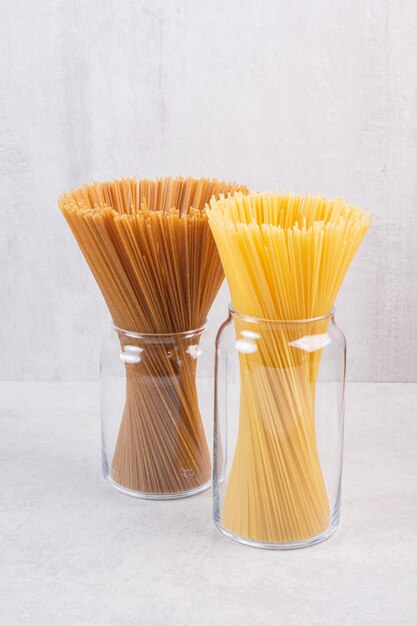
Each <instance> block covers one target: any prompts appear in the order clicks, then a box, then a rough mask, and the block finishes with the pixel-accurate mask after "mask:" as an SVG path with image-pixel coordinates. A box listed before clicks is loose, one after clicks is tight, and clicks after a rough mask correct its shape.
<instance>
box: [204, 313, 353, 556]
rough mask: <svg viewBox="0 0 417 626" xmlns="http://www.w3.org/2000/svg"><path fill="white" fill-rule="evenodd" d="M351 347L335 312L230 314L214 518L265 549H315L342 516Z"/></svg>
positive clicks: (220, 343)
mask: <svg viewBox="0 0 417 626" xmlns="http://www.w3.org/2000/svg"><path fill="white" fill-rule="evenodd" d="M345 358H346V342H345V338H344V335H343V333H342V332H341V331H340V330H339V329H338V328H337V326H336V323H335V320H334V311H331V312H330V313H329V314H327V315H324V316H323V317H320V318H315V319H309V320H296V321H276V320H264V319H256V318H253V317H248V316H245V315H243V314H241V313H238V312H236V311H234V310H233V309H231V308H230V309H229V318H228V319H227V320H226V321H225V322H224V324H223V325H222V326H221V327H220V329H219V332H218V335H217V339H216V364H215V402H214V404H215V410H214V416H215V424H214V451H213V454H214V470H213V495H214V522H215V524H216V526H217V527H218V528H219V529H220V530H221V531H222V532H223V533H224V534H225V535H227V536H228V537H230V538H231V539H234V540H236V541H239V542H241V543H244V544H248V545H252V546H257V547H261V548H276V549H288V548H300V547H304V546H308V545H313V544H315V543H318V542H320V541H323V540H324V539H327V538H328V537H330V535H331V534H332V533H333V532H334V531H335V530H336V528H337V525H338V522H339V515H340V486H341V475H342V452H343V419H344V383H345Z"/></svg>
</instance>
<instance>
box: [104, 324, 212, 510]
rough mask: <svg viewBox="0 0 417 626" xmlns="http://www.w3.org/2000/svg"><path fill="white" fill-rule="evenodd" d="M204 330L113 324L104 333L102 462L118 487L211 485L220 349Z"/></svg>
mask: <svg viewBox="0 0 417 626" xmlns="http://www.w3.org/2000/svg"><path fill="white" fill-rule="evenodd" d="M205 331H206V325H205V326H203V327H202V328H198V329H195V330H190V331H187V332H183V333H175V334H167V335H152V334H142V333H137V332H130V331H126V330H123V329H121V328H117V327H114V330H113V331H112V333H111V335H109V337H108V339H107V340H106V341H105V343H104V346H103V349H102V354H101V367H100V378H101V424H102V468H103V474H104V477H105V478H106V479H108V480H109V481H110V483H111V484H112V486H113V487H114V488H115V489H117V490H118V491H121V492H123V493H126V494H128V495H132V496H137V497H143V498H154V499H165V498H181V497H185V496H190V495H193V494H196V493H199V492H200V491H203V490H204V489H207V488H208V487H209V486H210V484H211V456H210V451H209V447H208V444H207V441H208V439H207V436H206V434H207V433H206V428H207V425H209V424H210V423H211V418H212V415H213V400H212V388H213V360H214V350H213V349H210V348H209V347H208V346H207V345H206V343H207V342H206V341H205V339H204V337H205ZM207 432H210V433H211V428H209V429H207Z"/></svg>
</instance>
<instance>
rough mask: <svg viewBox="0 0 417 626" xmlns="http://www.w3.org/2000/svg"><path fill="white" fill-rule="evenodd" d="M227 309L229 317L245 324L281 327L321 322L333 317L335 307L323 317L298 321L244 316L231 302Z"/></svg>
mask: <svg viewBox="0 0 417 626" xmlns="http://www.w3.org/2000/svg"><path fill="white" fill-rule="evenodd" d="M228 308H229V314H230V315H231V317H237V318H238V319H241V320H245V321H247V322H252V323H256V324H282V325H284V324H310V323H312V322H321V321H323V320H326V319H330V318H332V317H334V314H335V310H336V309H335V307H333V308H332V309H331V311H329V312H328V313H325V314H324V315H320V316H319V317H310V318H306V319H300V320H274V319H267V318H263V317H254V316H253V315H246V314H245V313H241V312H240V311H236V310H235V309H234V308H233V306H232V303H231V302H230V303H229V306H228Z"/></svg>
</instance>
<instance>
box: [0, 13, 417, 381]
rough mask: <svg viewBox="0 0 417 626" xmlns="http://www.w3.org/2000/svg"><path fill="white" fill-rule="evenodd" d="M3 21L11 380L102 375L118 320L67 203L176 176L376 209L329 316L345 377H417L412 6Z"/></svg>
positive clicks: (6, 336)
mask: <svg viewBox="0 0 417 626" xmlns="http://www.w3.org/2000/svg"><path fill="white" fill-rule="evenodd" d="M1 13H2V19H1V21H0V46H1V57H0V63H1V74H2V78H1V83H0V89H1V94H0V96H1V97H0V124H1V131H0V132H1V134H0V139H1V146H0V179H1V193H2V203H1V222H2V223H1V225H0V270H1V280H0V289H1V293H0V307H1V310H0V314H1V322H2V323H1V326H0V332H1V337H0V346H1V359H0V378H3V379H6V380H11V379H16V380H20V379H23V380H30V379H35V380H36V379H39V380H42V379H45V380H48V379H51V380H66V379H68V380H71V379H82V380H83V379H85V380H90V379H95V378H96V377H97V373H98V366H97V360H98V354H99V346H100V344H101V341H102V338H103V335H104V334H105V333H106V332H107V330H108V325H109V321H108V314H107V312H106V309H105V306H104V304H103V302H102V300H101V296H100V294H99V292H98V289H97V288H96V286H95V283H94V281H93V278H92V276H91V274H90V272H89V270H88V268H87V266H86V264H85V262H84V260H83V258H82V257H81V254H80V252H79V250H78V248H77V246H76V244H75V241H74V240H73V239H72V235H71V234H70V231H69V229H68V228H67V226H66V224H65V222H64V219H63V218H62V216H61V215H60V213H59V211H58V209H57V206H56V201H57V198H58V196H59V194H60V193H61V192H62V191H65V190H68V189H70V188H72V187H74V186H78V185H81V184H82V183H83V182H87V181H91V180H93V179H98V180H100V179H108V178H113V177H119V176H123V175H125V176H127V175H136V176H147V177H155V176H158V175H167V174H171V175H176V174H183V175H195V176H197V175H210V176H217V177H221V178H226V179H235V180H237V181H239V182H243V183H246V184H247V185H249V186H250V187H252V188H253V189H256V190H265V189H267V190H274V189H276V188H277V187H279V188H280V189H281V190H283V191H293V192H301V191H310V192H322V193H324V194H327V195H343V196H344V197H345V198H346V199H348V200H349V201H352V202H354V203H358V204H360V205H362V206H363V207H365V208H366V209H368V210H370V211H371V212H373V213H374V214H376V215H377V218H378V219H377V222H376V224H375V226H374V227H373V229H372V231H371V232H370V233H369V235H368V236H367V238H366V240H365V242H364V244H363V246H362V249H361V250H360V252H359V254H358V257H357V258H356V260H355V262H354V264H353V266H352V268H351V272H350V274H349V277H348V279H347V280H346V283H345V285H344V288H343V292H342V294H341V296H340V298H339V300H338V303H337V305H338V307H337V308H338V316H337V317H338V322H339V325H340V326H341V328H342V329H343V330H344V331H345V333H346V335H347V338H348V345H349V356H348V373H349V378H350V379H351V380H354V381H414V380H416V379H417V360H416V348H415V331H416V310H417V306H416V305H417V302H416V297H417V295H416V294H417V289H416V287H417V284H416V274H417V254H416V195H417V130H416V110H417V70H416V66H417V63H416V59H417V36H416V34H417V3H416V2H415V0H391V1H388V0H357V1H352V0H351V1H349V2H344V1H342V0H339V1H331V0H321V1H320V2H309V1H307V0H291V1H284V0H282V1H280V2H277V1H272V0H271V1H268V0H257V1H256V2H254V1H249V0H248V1H245V2H238V1H237V0H228V1H227V2H225V1H224V0H223V1H219V0H216V1H204V2H203V1H201V0H198V1H196V0H187V1H186V0H183V1H181V2H179V1H172V2H168V1H166V2H162V1H151V0H147V1H138V0H130V1H120V0H119V1H116V0H115V1H113V2H108V1H89V2H74V1H69V0H66V1H58V2H53V1H45V0H44V1H41V2H34V1H28V0H25V1H23V0H18V1H16V0H14V1H13V2H5V1H3V2H2V10H1ZM227 300H228V298H227V292H226V290H225V289H223V291H222V293H221V295H220V297H219V298H218V300H217V302H216V304H215V308H214V311H213V314H212V326H211V333H212V335H214V331H215V327H216V326H217V325H218V324H219V322H220V320H221V319H222V318H224V317H225V312H226V304H227Z"/></svg>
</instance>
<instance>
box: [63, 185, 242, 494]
mask: <svg viewBox="0 0 417 626" xmlns="http://www.w3.org/2000/svg"><path fill="white" fill-rule="evenodd" d="M238 189H245V188H242V187H238V186H237V185H235V184H233V183H225V182H218V181H216V180H210V179H206V178H202V179H191V178H187V179H183V178H176V179H173V178H166V179H158V180H156V181H151V180H145V179H144V180H136V179H123V180H115V181H114V182H111V183H94V184H92V185H85V186H84V187H81V188H80V189H75V190H73V191H71V192H70V193H67V194H64V195H62V196H61V198H60V200H59V206H60V208H61V211H62V213H63V214H64V216H65V218H66V220H67V222H68V224H69V226H70V228H71V230H72V232H73V234H74V236H75V238H76V240H77V242H78V245H79V246H80V248H81V250H82V252H83V254H84V256H85V258H86V260H87V263H88V265H89V266H90V269H91V271H92V272H93V274H94V277H95V279H96V281H97V283H98V285H99V287H100V289H101V292H102V294H103V296H104V299H105V301H106V303H107V306H108V308H109V311H110V314H111V316H112V319H113V322H114V324H115V326H116V327H117V328H119V329H123V330H124V331H128V332H127V333H126V332H120V333H119V340H120V343H121V347H122V350H123V349H124V350H126V351H128V350H130V351H132V350H133V351H134V350H136V351H137V353H138V352H139V351H140V350H141V348H139V347H138V345H137V340H136V339H135V338H134V337H133V336H132V337H130V336H129V331H130V332H131V333H132V335H133V334H134V333H144V334H145V335H149V337H152V336H155V342H154V344H153V345H148V347H147V349H146V351H144V352H143V353H142V354H141V357H140V358H132V359H130V360H129V359H125V368H126V401H125V408H124V412H123V416H122V419H121V423H120V428H119V432H118V437H117V441H116V447H115V452H114V455H113V459H112V464H111V477H112V480H113V481H114V482H115V483H116V484H117V485H120V486H122V487H123V488H125V489H128V490H131V491H134V492H136V493H143V494H177V493H178V494H181V493H184V492H188V491H192V490H195V489H196V488H198V487H199V486H201V485H204V484H205V483H207V482H208V481H209V479H210V471H211V469H210V456H209V451H208V447H207V442H206V438H205V433H204V428H203V424H202V420H201V417H200V412H199V406H198V399H197V391H196V380H195V374H196V372H195V369H196V368H195V363H194V361H193V359H190V358H188V359H187V358H185V356H186V353H187V350H189V349H190V341H189V340H188V339H187V331H190V330H191V329H199V328H200V327H202V326H203V324H204V323H205V320H206V317H207V314H208V312H209V309H210V307H211V305H212V303H213V300H214V298H215V296H216V294H217V292H218V289H219V287H220V285H221V283H222V281H223V277H224V274H223V270H222V267H221V263H220V259H219V256H218V253H217V250H216V245H215V242H214V240H213V237H212V235H211V232H210V229H209V227H208V221H207V215H206V213H205V210H204V206H205V204H206V203H207V202H208V201H209V200H210V198H211V197H212V196H213V197H216V196H218V195H219V194H228V193H229V192H234V191H235V190H238ZM176 333H182V335H178V340H175V342H174V340H173V339H172V338H171V339H170V336H172V335H173V334H176ZM127 343H128V345H126V344H127ZM174 343H175V345H174ZM194 347H195V346H194ZM126 354H132V352H130V353H129V352H126Z"/></svg>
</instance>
